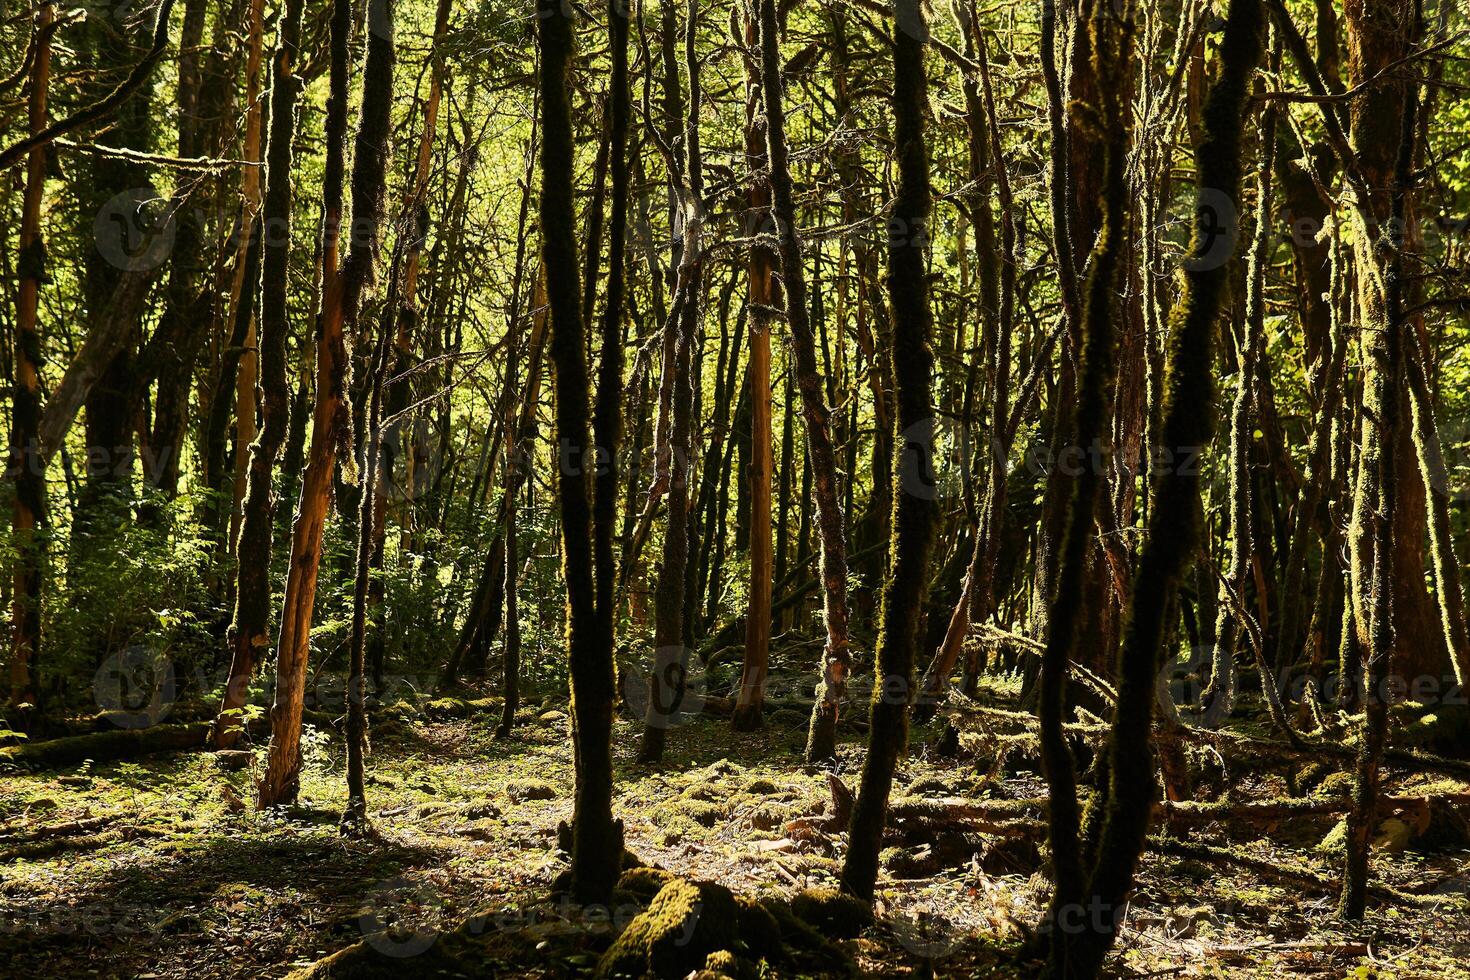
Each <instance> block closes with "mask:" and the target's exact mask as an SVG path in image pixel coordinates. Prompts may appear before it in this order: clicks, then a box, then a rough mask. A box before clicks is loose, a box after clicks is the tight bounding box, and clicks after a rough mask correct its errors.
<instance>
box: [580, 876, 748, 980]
mask: <svg viewBox="0 0 1470 980" xmlns="http://www.w3.org/2000/svg"><path fill="white" fill-rule="evenodd" d="M738 910H739V906H738V905H737V904H736V901H735V896H734V895H733V894H732V893H731V892H730V890H729V889H728V888H725V887H724V886H723V885H716V884H712V883H710V882H693V881H686V880H683V879H679V880H676V881H672V882H669V883H668V884H667V885H665V886H664V887H663V888H662V889H661V890H660V891H659V893H658V895H657V896H655V897H654V900H653V902H652V904H650V905H649V907H648V911H646V912H644V913H642V914H641V915H638V916H637V917H635V918H634V919H633V921H632V922H630V923H628V928H626V929H624V930H623V934H622V935H621V936H619V937H618V938H617V941H616V942H614V943H613V944H612V946H611V947H610V948H609V949H608V951H607V952H606V953H604V954H603V956H602V959H601V961H600V962H599V963H598V965H597V976H599V977H609V978H610V977H642V976H646V975H648V974H652V975H653V976H655V977H659V978H670V980H677V978H681V977H685V976H687V975H688V974H689V973H691V972H693V971H696V970H699V969H701V968H702V967H703V966H704V964H705V962H706V959H707V958H708V956H709V954H710V953H714V952H718V951H719V950H728V949H730V948H731V947H733V946H735V945H736V943H737V942H739V939H740V936H739V915H738Z"/></svg>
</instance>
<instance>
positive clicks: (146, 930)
mask: <svg viewBox="0 0 1470 980" xmlns="http://www.w3.org/2000/svg"><path fill="white" fill-rule="evenodd" d="M989 696H990V698H991V700H992V703H996V704H1005V703H1006V702H1007V699H1008V697H1010V696H1013V692H1008V691H1004V690H997V691H991V692H989ZM565 711H566V706H565V704H564V703H557V702H554V701H552V700H550V699H548V700H546V701H544V702H540V703H538V704H534V705H532V706H531V707H530V708H529V709H527V710H526V711H525V712H524V720H523V724H521V726H520V727H519V729H518V731H517V732H516V733H515V734H514V735H513V736H512V737H511V738H510V739H508V740H504V741H496V740H494V739H493V738H492V737H491V730H492V728H493V722H494V719H493V716H490V715H486V714H477V715H472V716H470V717H465V718H459V719H448V720H439V721H435V720H431V717H432V714H431V713H420V714H419V715H417V716H416V717H413V718H410V719H407V720H404V721H400V722H390V723H387V724H384V725H380V726H379V727H378V730H377V732H376V738H375V740H374V744H373V751H372V754H371V756H370V757H369V773H370V775H369V780H368V784H369V785H368V793H369V805H370V811H371V816H372V821H373V825H374V829H375V832H374V834H373V836H371V837H369V838H366V839H360V840H344V839H342V838H341V837H340V836H339V834H338V831H337V820H338V815H339V813H340V812H341V809H342V805H343V802H344V796H345V791H344V788H343V777H342V750H341V744H340V742H339V741H338V739H337V737H336V736H335V735H331V734H328V733H322V732H314V733H309V737H308V739H307V744H306V771H305V774H304V778H303V782H302V792H301V799H302V801H303V805H302V806H300V807H297V808H295V809H293V810H290V811H288V812H284V813H267V814H262V813H258V812H256V811H255V810H254V809H253V807H251V806H250V805H248V804H249V800H250V798H251V796H252V788H251V773H250V772H249V771H248V770H246V771H238V772H228V771H225V770H224V769H223V768H222V767H221V766H220V765H219V764H218V763H217V761H216V759H215V757H213V756H212V755H210V754H207V753H203V752H186V753H176V754H171V755H160V756H149V757H144V758H140V759H137V760H134V761H128V762H110V763H97V764H91V763H87V764H83V765H81V766H78V767H73V768H71V769H68V770H66V771H61V772H48V773H38V774H21V773H14V772H11V773H6V774H0V964H4V966H3V967H0V973H3V974H4V975H6V976H12V977H22V976H32V977H83V976H98V977H109V978H110V977H148V978H154V977H160V978H161V977H189V978H213V977H277V976H283V975H285V974H287V973H289V972H290V971H291V970H292V969H294V968H297V967H300V966H303V965H305V964H308V963H311V962H313V961H315V960H318V959H320V958H322V957H324V956H326V955H328V954H330V953H333V952H334V951H337V950H339V949H342V948H343V947H346V946H349V945H351V944H353V943H357V942H360V941H362V940H363V939H364V936H367V937H368V939H369V941H370V944H377V945H378V946H379V948H381V949H382V950H383V951H384V952H386V953H388V954H389V955H393V956H402V957H403V959H402V969H403V974H404V975H418V974H417V973H416V971H415V969H414V966H413V963H414V960H413V958H412V955H413V954H415V953H418V952H421V951H423V950H424V949H426V948H427V947H429V946H431V945H432V944H433V943H434V941H435V937H436V929H438V928H444V929H449V928H452V927H453V926H454V925H455V924H456V923H458V922H460V921H461V920H464V919H465V918H466V916H468V915H470V914H472V913H480V912H486V911H488V912H489V913H490V917H489V918H488V920H482V921H484V922H488V923H489V924H490V926H491V933H492V935H491V936H490V938H489V940H488V942H487V944H486V945H485V946H484V952H483V954H482V956H483V958H482V959H481V961H480V962H479V963H477V964H476V969H475V971H474V972H475V974H476V975H480V976H494V977H573V976H584V975H588V974H589V973H590V971H591V969H592V967H593V966H594V965H595V963H596V958H597V955H598V953H599V952H600V950H601V949H603V948H605V946H606V945H607V943H608V941H609V938H608V933H609V928H608V926H607V924H606V921H605V920H597V919H593V920H592V921H589V917H588V916H587V915H586V914H584V913H581V912H579V911H577V910H575V909H572V908H570V907H567V906H558V905H556V904H553V903H548V902H547V901H546V899H545V895H546V894H547V892H548V885H549V884H550V882H551V880H552V878H553V877H554V876H555V874H556V873H557V871H558V870H559V869H560V868H561V867H562V864H561V862H560V860H559V857H558V853H557V851H556V848H555V842H556V827H557V824H558V822H559V821H561V820H564V819H566V818H568V817H569V815H570V810H571V799H570V793H571V786H572V765H571V759H570V752H569V743H568V737H567V725H568V721H567V718H566V715H565ZM804 723H805V719H804V717H802V716H801V715H799V714H798V713H797V712H795V711H791V710H786V711H782V712H776V713H774V714H772V715H768V724H767V727H766V729H765V730H764V731H762V732H759V733H755V734H750V735H741V734H734V733H732V732H731V731H730V728H729V725H728V722H727V721H726V720H725V719H721V718H717V717H711V716H708V715H706V716H704V717H702V718H699V719H697V720H695V721H694V722H692V723H691V724H689V725H687V726H686V727H684V728H682V729H680V730H678V731H675V732H672V733H670V738H669V740H668V751H667V754H666V760H665V762H664V764H663V765H661V766H657V767H654V766H646V765H639V764H636V763H635V762H634V760H633V757H632V755H633V751H634V748H635V746H636V741H637V739H636V734H637V730H636V727H635V726H634V725H632V724H631V723H629V722H619V728H620V730H619V731H618V733H617V737H616V740H615V741H616V745H617V746H618V765H619V772H618V779H617V786H618V797H617V800H616V801H615V810H616V812H617V813H618V814H619V815H620V816H622V818H623V820H624V821H625V823H626V832H627V844H628V847H629V849H630V850H632V851H633V852H634V853H635V854H637V855H638V856H639V857H640V858H642V859H643V860H644V861H646V862H649V863H652V864H657V865H659V866H661V867H663V868H666V869H668V870H670V871H673V872H675V873H677V874H679V875H683V876H689V877H692V878H698V879H705V880H710V881H715V882H720V883H723V884H725V885H728V886H729V887H730V888H732V889H733V890H735V891H736V892H737V893H740V894H744V895H751V896H759V895H762V894H766V893H770V892H782V893H788V894H789V893H794V892H797V891H799V890H801V889H804V888H808V887H830V886H831V885H833V884H834V883H835V881H836V874H837V871H838V868H839V866H840V856H841V848H842V835H841V834H840V832H838V831H837V829H836V827H835V826H834V825H831V824H828V823H827V822H826V820H825V819H824V814H827V815H830V812H831V811H832V810H833V809H834V807H835V806H836V804H835V803H834V802H833V791H832V789H831V787H830V786H829V783H828V775H827V772H826V771H824V770H817V769H810V768H807V767H803V766H802V765H801V760H800V753H801V749H802V744H803V739H804V735H805V732H804ZM939 724H940V723H938V722H934V723H930V724H929V725H926V726H921V727H919V728H917V729H916V730H915V732H914V739H913V754H912V755H911V756H910V758H908V759H907V760H906V762H905V763H904V764H903V765H902V767H901V773H900V776H899V785H897V786H896V787H895V792H894V797H895V800H896V801H897V802H899V803H901V804H905V805H906V806H907V809H908V812H910V813H914V814H921V815H923V814H927V815H928V817H929V818H931V822H930V823H929V824H926V825H924V826H927V827H929V828H930V830H929V831H927V832H926V831H924V830H922V828H921V829H920V830H919V832H918V834H917V837H918V838H922V837H924V836H925V834H926V833H927V834H928V836H929V837H930V838H931V839H929V840H920V839H916V835H915V833H913V832H908V833H907V834H906V836H905V837H904V838H903V839H901V840H899V841H897V842H896V844H897V846H895V847H893V848H892V849H890V850H889V851H886V852H885V867H886V869H887V870H886V872H885V877H884V879H883V880H882V881H880V897H879V902H878V906H877V907H878V920H877V923H876V925H874V926H873V927H871V928H869V929H868V930H867V931H866V932H865V933H864V934H863V935H862V936H861V937H859V938H858V939H855V940H847V941H844V942H842V943H841V946H842V948H843V950H844V951H845V952H846V954H847V955H848V956H849V957H850V959H851V961H852V963H853V970H852V971H851V972H854V973H856V974H857V975H863V976H916V977H927V976H945V977H948V976H954V977H972V976H1033V975H1034V966H1028V965H1027V964H1025V963H1023V962H1020V961H1019V959H1018V954H1019V951H1020V950H1021V949H1022V948H1023V943H1024V938H1025V935H1026V929H1027V925H1028V924H1029V923H1032V922H1034V921H1035V920H1036V918H1037V915H1038V910H1039V908H1040V904H1039V903H1041V902H1042V901H1044V899H1045V896H1046V893H1047V891H1048V886H1047V884H1046V882H1045V880H1044V878H1043V876H1042V873H1041V870H1040V869H1041V863H1042V861H1041V850H1040V848H1039V847H1038V846H1037V844H1038V839H1037V837H1036V835H1035V833H1034V832H1033V833H1032V834H1031V835H1030V836H1029V837H1028V836H1026V835H1024V834H1023V835H1020V836H1017V834H1016V833H1015V832H1014V831H1013V830H1007V829H1006V828H1005V827H1003V826H998V825H994V824H992V823H986V822H984V821H982V822H981V824H980V825H979V826H980V828H981V829H980V830H979V831H975V832H968V833H963V834H958V835H956V834H953V833H948V832H938V833H936V832H934V831H933V828H934V827H940V826H945V825H946V817H945V815H946V814H947V813H954V814H956V815H957V817H956V820H957V821H958V822H959V823H961V824H962V823H963V819H962V817H963V815H964V814H965V813H966V812H967V811H966V806H967V805H968V804H974V803H977V802H984V801H995V802H994V803H993V805H996V806H1001V807H1002V809H1003V804H1001V803H999V802H998V801H1001V800H1005V799H1018V800H1019V799H1029V798H1036V797H1038V796H1041V795H1044V787H1043V784H1042V783H1041V781H1040V779H1039V777H1038V776H1037V775H1036V774H1035V772H1028V771H1025V769H1026V766H1025V764H1024V763H1021V764H1017V763H1015V762H1014V761H1012V762H1009V763H1007V764H1006V765H1005V766H1003V767H1001V768H1002V769H1003V770H1004V771H1003V772H1002V773H1001V774H999V775H997V774H996V773H993V772H992V769H993V768H995V767H993V766H992V760H993V758H994V757H993V754H992V755H990V757H989V758H987V757H986V754H985V753H983V752H982V753H981V754H980V755H979V756H978V757H970V758H966V757H964V756H963V755H962V756H961V757H960V758H959V759H953V758H940V757H938V756H937V755H936V754H935V753H933V752H932V751H931V750H930V749H929V748H928V747H929V746H930V745H932V744H933V743H934V741H935V736H936V734H937V732H938V730H939V729H938V726H939ZM861 748H862V739H861V737H860V736H859V735H858V734H857V733H855V732H848V733H847V737H846V739H845V741H844V743H843V745H842V748H841V756H840V764H839V767H838V773H839V774H840V776H841V778H842V779H843V780H844V782H845V783H846V785H848V786H853V785H855V783H856V779H857V772H858V770H859V767H860V764H861ZM977 758H978V761H977ZM1032 768H1034V767H1032ZM1274 778H1275V777H1265V780H1264V781H1262V782H1261V783H1260V784H1259V785H1250V786H1246V787H1245V789H1246V790H1248V791H1249V792H1250V793H1259V794H1260V796H1261V797H1263V798H1264V797H1273V796H1277V795H1280V794H1281V793H1282V792H1284V791H1283V790H1282V789H1281V788H1280V787H1279V786H1272V785H1268V783H1269V781H1270V780H1271V779H1274ZM1415 781H1417V782H1416V783H1415ZM1339 782H1340V780H1339ZM1411 783H1413V784H1414V788H1413V791H1414V792H1424V793H1437V794H1445V793H1449V794H1453V793H1457V792H1458V793H1463V792H1464V790H1465V787H1464V786H1462V785H1458V784H1447V783H1446V782H1445V781H1444V780H1438V781H1430V780H1427V779H1425V778H1424V777H1413V779H1411V780H1410V782H1406V781H1404V780H1402V779H1400V780H1397V781H1396V782H1395V784H1394V785H1395V792H1400V793H1403V792H1409V787H1410V785H1411ZM1337 819H1338V818H1337V816H1335V815H1333V814H1330V813H1328V814H1321V813H1317V814H1306V815H1294V816H1288V817H1278V818H1275V819H1271V820H1267V821H1265V822H1247V821H1241V820H1227V821H1224V822H1215V823H1200V824H1195V825H1194V826H1193V828H1192V829H1191V830H1190V831H1189V832H1188V833H1187V835H1186V834H1181V835H1180V836H1181V838H1186V839H1187V840H1188V841H1189V842H1192V843H1193V842H1198V843H1204V844H1209V845H1214V846H1215V847H1217V848H1223V849H1228V851H1229V852H1231V853H1233V854H1235V855H1238V856H1241V857H1248V858H1256V859H1259V860H1260V861H1263V862H1267V864H1269V865H1271V866H1280V867H1283V868H1293V869H1299V870H1303V871H1306V872H1308V873H1309V875H1308V876H1307V879H1302V880H1297V879H1295V878H1292V877H1291V876H1290V875H1289V874H1288V875H1287V876H1286V877H1284V878H1281V879H1279V880H1272V879H1271V877H1270V876H1265V875H1263V874H1261V873H1259V871H1260V869H1259V868H1256V869H1252V868H1251V867H1248V866H1236V865H1233V864H1231V863H1228V862H1220V861H1216V860H1202V859H1199V858H1198V857H1180V856H1177V855H1169V856H1166V855H1161V854H1159V853H1158V852H1157V849H1155V851H1153V852H1150V853H1148V854H1146V855H1145V857H1144V861H1143V866H1142V868H1141V871H1140V881H1139V887H1138V889H1137V892H1136V894H1135V896H1134V899H1133V904H1132V908H1131V910H1130V913H1129V915H1128V919H1127V924H1126V927H1125V931H1124V934H1123V937H1122V940H1121V942H1120V948H1121V949H1122V951H1123V953H1122V955H1121V956H1118V957H1114V958H1113V959H1112V960H1111V962H1110V974H1111V975H1113V976H1118V977H1164V976H1184V977H1193V976H1206V977H1279V976H1295V977H1324V978H1327V977H1331V978H1342V977H1353V978H1368V977H1379V978H1403V980H1407V978H1419V977H1423V978H1435V980H1439V978H1447V977H1466V976H1470V967H1467V966H1466V963H1467V961H1470V914H1467V913H1466V911H1465V898H1466V893H1467V890H1470V850H1467V849H1466V847H1465V846H1463V845H1461V846H1459V847H1455V848H1450V849H1443V848H1441V849H1440V850H1439V851H1438V852H1437V853H1416V852H1415V851H1414V850H1412V849H1410V850H1404V851H1402V852H1400V853H1396V854H1393V855H1387V854H1380V855H1378V857H1377V858H1376V859H1375V862H1374V873H1375V876H1376V880H1377V881H1380V882H1383V883H1385V884H1391V885H1394V886H1397V887H1399V888H1401V889H1403V890H1404V891H1406V892H1408V891H1413V892H1417V893H1419V894H1417V895H1415V896H1403V900H1402V901H1377V902H1374V903H1372V906H1371V910H1370V915H1369V917H1368V919H1367V920H1366V922H1365V923H1364V924H1363V925H1362V926H1360V927H1357V928H1353V929H1344V928H1343V927H1341V926H1340V925H1339V924H1338V923H1337V922H1336V921H1335V920H1334V918H1333V911H1334V904H1335V897H1334V895H1333V894H1331V893H1330V892H1329V891H1328V890H1325V889H1323V888H1313V887H1312V886H1311V885H1310V882H1309V879H1310V875H1311V874H1315V875H1317V876H1320V877H1322V878H1325V879H1331V880H1336V877H1337V874H1338V864H1339V863H1340V862H1339V860H1338V859H1336V858H1332V857H1329V856H1325V855H1323V854H1322V853H1319V851H1318V850H1317V849H1316V847H1315V845H1316V844H1317V843H1318V842H1319V841H1321V840H1322V838H1323V837H1324V836H1326V835H1327V834H1328V832H1329V831H1331V830H1332V828H1333V825H1334V823H1335V821H1336V820H1337ZM936 821H937V822H936ZM1022 823H1024V821H1022V822H1018V823H1016V824H1015V825H1014V826H1015V827H1020V826H1021V825H1022ZM1031 824H1032V830H1033V831H1034V829H1035V821H1034V820H1032V821H1031ZM901 826H902V825H901V824H900V828H901ZM990 830H994V831H996V832H995V833H990V832H988V831H990ZM1304 881H1306V882H1307V883H1304ZM611 915H612V917H614V918H616V917H618V915H619V910H618V909H616V908H614V909H613V910H612V911H611ZM404 921H409V922H412V923H414V924H415V925H417V926H418V927H419V928H418V931H412V930H401V931H396V932H392V933H391V934H390V933H385V932H382V931H381V929H382V925H383V924H384V923H390V922H404ZM765 975H767V976H789V975H791V974H789V973H785V972H782V971H781V970H779V969H773V970H771V971H769V972H768V973H766V974H765Z"/></svg>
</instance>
